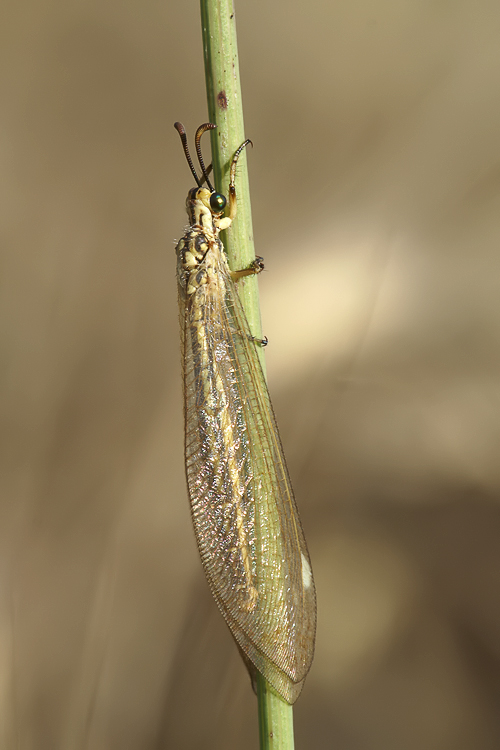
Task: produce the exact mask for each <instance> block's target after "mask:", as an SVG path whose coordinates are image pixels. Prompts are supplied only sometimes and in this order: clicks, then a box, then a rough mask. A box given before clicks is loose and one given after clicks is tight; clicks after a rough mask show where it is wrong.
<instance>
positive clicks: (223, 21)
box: [201, 0, 294, 750]
mask: <svg viewBox="0 0 500 750" xmlns="http://www.w3.org/2000/svg"><path fill="white" fill-rule="evenodd" d="M201 24H202V33H203V52H204V58H205V78H206V87H207V99H208V115H209V118H210V122H213V123H215V124H216V125H217V130H213V131H212V158H213V170H214V182H215V186H216V189H217V190H218V191H219V192H221V193H223V194H224V195H227V188H228V184H229V168H230V164H231V160H232V158H233V155H234V153H235V151H236V149H237V148H238V147H239V146H240V145H241V143H243V141H244V140H245V129H244V124H243V106H242V99H241V87H240V75H239V63H238V48H237V42H236V20H235V13H234V7H233V2H232V0H201ZM246 152H247V149H245V151H243V153H242V155H241V157H240V159H239V161H238V170H237V175H236V193H237V199H238V213H237V215H236V218H235V220H234V222H233V223H232V225H231V228H230V229H229V231H227V232H226V233H225V236H224V237H223V242H224V247H225V249H226V252H227V254H228V258H229V264H230V266H231V268H232V269H233V270H239V269H242V268H247V267H248V266H249V265H250V263H251V262H252V261H253V260H254V258H255V250H254V244H253V231H252V214H251V206H250V191H249V184H248V171H247V159H246V156H247V153H246ZM238 292H239V295H240V299H241V301H242V303H243V306H244V308H245V312H246V316H247V319H248V322H249V325H250V330H251V331H252V333H253V335H254V336H256V337H258V338H262V329H261V321H260V308H259V296H258V287H257V278H256V277H252V276H249V277H247V278H246V279H245V280H242V281H240V282H239V284H238ZM260 357H261V362H262V367H263V368H264V355H263V352H262V350H260ZM264 371H265V370H264ZM257 697H258V707H259V734H260V747H261V750H269V749H270V748H272V749H273V750H293V748H294V741H293V708H292V706H290V705H289V704H288V703H286V701H284V700H283V699H282V698H280V696H279V695H278V694H277V693H276V692H275V691H274V690H273V689H272V688H271V686H270V685H269V684H268V683H267V682H266V680H265V679H264V678H263V677H262V676H261V675H260V674H258V675H257Z"/></svg>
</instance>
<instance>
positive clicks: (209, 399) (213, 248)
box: [175, 123, 316, 703]
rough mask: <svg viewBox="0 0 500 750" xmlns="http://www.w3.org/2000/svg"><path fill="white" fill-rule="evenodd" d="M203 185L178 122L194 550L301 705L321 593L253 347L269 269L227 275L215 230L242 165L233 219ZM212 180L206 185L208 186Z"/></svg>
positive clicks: (260, 656) (243, 632) (232, 623)
mask: <svg viewBox="0 0 500 750" xmlns="http://www.w3.org/2000/svg"><path fill="white" fill-rule="evenodd" d="M215 127H216V126H215V125H213V124H211V123H206V124H204V125H201V126H200V127H199V128H198V130H197V131H196V136H195V144H196V153H197V156H198V161H199V164H200V168H201V176H200V177H198V175H197V173H196V170H195V168H194V165H193V162H192V159H191V156H190V153H189V148H188V145H187V137H186V132H185V130H184V127H183V126H182V125H181V123H175V128H176V129H177V131H178V133H179V135H180V137H181V141H182V145H183V148H184V153H185V156H186V159H187V162H188V164H189V167H190V169H191V172H192V174H193V177H194V179H195V182H196V187H195V188H193V189H191V190H190V191H189V193H188V197H187V200H186V208H187V213H188V216H189V226H188V228H187V229H186V232H185V234H184V236H183V237H182V238H181V239H180V240H179V242H178V244H177V248H176V252H177V279H178V289H179V306H180V322H181V345H182V356H183V370H184V373H183V374H184V398H185V402H184V417H185V458H186V477H187V485H188V492H189V498H190V502H191V513H192V518H193V524H194V530H195V534H196V540H197V543H198V548H199V552H200V556H201V561H202V564H203V568H204V571H205V574H206V577H207V579H208V583H209V585H210V588H211V590H212V594H213V596H214V598H215V600H216V602H217V604H218V606H219V608H220V610H221V612H222V614H223V616H224V618H225V620H226V623H227V625H228V626H229V629H230V630H231V633H232V635H233V637H234V639H235V640H236V643H237V645H238V647H239V649H240V652H241V653H242V656H243V658H244V660H245V662H246V664H247V667H248V668H249V671H250V675H251V677H252V681H253V683H254V685H255V670H258V671H259V672H260V673H261V674H262V675H263V676H264V677H265V679H266V680H267V681H268V682H269V683H270V684H271V685H272V687H274V689H275V690H276V691H277V692H278V693H279V694H280V695H281V696H282V697H283V698H284V699H285V700H286V701H287V702H288V703H293V702H294V701H295V700H296V699H297V697H298V696H299V694H300V691H301V690H302V686H303V682H304V679H305V677H306V675H307V672H308V671H309V667H310V665H311V661H312V658H313V652H314V639H315V631H316V594H315V588H314V582H313V577H312V571H311V563H310V559H309V553H308V551H307V546H306V542H305V539H304V534H303V531H302V527H301V524H300V520H299V515H298V511H297V506H296V504H295V499H294V495H293V491H292V487H291V484H290V478H289V475H288V470H287V467H286V463H285V457H284V455H283V449H282V446H281V440H280V437H279V433H278V427H277V424H276V419H275V416H274V412H273V409H272V406H271V402H270V399H269V393H268V390H267V386H266V381H265V378H264V375H263V372H262V368H261V365H260V362H259V357H258V352H257V347H258V346H259V344H264V343H266V341H259V340H258V339H255V338H254V336H253V335H252V332H251V331H250V329H249V325H248V322H247V319H246V316H245V312H244V310H243V307H242V304H241V302H240V300H239V297H238V291H237V282H238V280H239V279H241V278H242V277H244V276H247V275H249V274H255V273H259V271H261V270H262V269H263V263H262V259H259V258H258V259H256V261H255V262H254V263H253V264H252V265H251V266H250V267H249V268H247V269H243V270H241V271H237V272H233V271H231V270H230V268H229V265H228V262H227V258H226V255H225V252H224V248H223V245H222V242H221V240H220V239H219V232H220V231H221V230H222V229H227V228H228V227H230V225H231V223H232V221H233V219H234V217H235V215H236V190H235V176H236V164H237V161H238V158H239V156H240V154H241V152H242V150H243V149H244V148H245V147H246V146H247V145H248V143H250V141H245V142H244V143H243V144H242V145H241V146H240V147H239V148H238V150H237V151H236V153H235V155H234V157H233V160H232V163H231V168H230V183H229V201H228V202H229V206H228V208H229V213H228V215H227V216H225V215H224V210H225V208H226V198H225V197H224V196H223V195H221V194H220V193H218V192H216V191H215V190H214V188H213V187H212V185H211V183H210V180H209V173H210V169H211V167H209V168H208V169H206V168H205V165H204V162H203V157H202V153H201V146H200V139H201V136H202V135H203V133H204V132H205V131H206V130H209V129H212V128H215ZM204 182H206V184H207V187H206V188H205V187H203V183H204Z"/></svg>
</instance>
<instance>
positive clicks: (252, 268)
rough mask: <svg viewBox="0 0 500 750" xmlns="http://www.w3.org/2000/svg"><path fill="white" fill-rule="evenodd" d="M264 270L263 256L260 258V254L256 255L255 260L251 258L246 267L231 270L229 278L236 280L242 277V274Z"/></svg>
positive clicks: (249, 274)
mask: <svg viewBox="0 0 500 750" xmlns="http://www.w3.org/2000/svg"><path fill="white" fill-rule="evenodd" d="M263 270H264V258H261V256H260V255H257V256H256V258H255V260H253V261H252V262H251V263H250V265H249V266H248V268H242V269H241V271H231V272H230V274H231V278H232V280H233V281H238V279H241V278H243V276H252V275H255V274H258V273H261V272H262V271H263Z"/></svg>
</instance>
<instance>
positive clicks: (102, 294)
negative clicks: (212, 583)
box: [0, 0, 500, 750]
mask: <svg viewBox="0 0 500 750" xmlns="http://www.w3.org/2000/svg"><path fill="white" fill-rule="evenodd" d="M306 6H307V7H306V8H305V7H304V4H303V3H299V2H293V0H292V2H283V0H274V1H273V2H272V3H269V2H265V1H264V0H255V1H254V2H252V3H245V2H243V0H242V1H241V2H240V3H239V4H238V5H237V8H236V10H237V21H238V33H239V43H240V64H241V72H242V82H243V91H244V104H245V117H246V130H247V135H248V136H249V137H251V138H252V139H253V142H254V146H255V147H254V149H253V150H252V152H251V153H250V154H249V165H250V180H251V185H252V204H253V209H254V222H255V237H256V245H257V249H258V252H259V253H260V254H262V255H263V256H264V257H265V260H266V267H267V270H268V272H267V273H266V274H263V276H262V277H261V285H260V286H261V293H262V315H263V323H264V331H265V333H266V334H267V335H268V336H269V339H270V346H269V347H268V350H267V363H268V370H269V380H270V388H271V392H272V395H273V399H274V403H275V408H276V412H277V415H278V421H279V422H280V425H281V432H282V438H283V442H284V445H285V451H286V453H287V456H288V460H289V466H290V471H291V474H292V478H293V480H294V483H295V487H296V494H297V497H298V502H299V505H300V507H301V512H302V518H303V522H304V526H305V529H306V533H307V537H308V540H309V547H310V551H311V556H312V559H313V564H314V568H315V573H316V579H317V589H318V600H319V623H318V639H317V652H316V660H315V662H314V665H313V668H312V670H311V673H310V675H309V678H308V680H307V682H306V687H305V690H304V692H303V695H302V696H301V698H300V699H299V701H298V703H297V705H296V712H295V721H296V745H297V748H309V749H311V748H329V747H332V748H341V749H342V750H379V749H380V750H382V749H383V750H401V748H404V749H405V750H413V749H415V750H417V749H418V750H420V748H423V747H425V748H427V749H431V750H490V748H491V749H493V748H498V746H499V743H500V719H499V716H500V713H499V710H498V703H499V698H500V665H499V657H500V629H499V625H500V605H499V597H498V589H499V583H500V544H499V542H500V508H499V504H498V494H499V483H500V465H499V461H498V448H499V442H500V412H499V407H500V384H499V379H498V366H499V360H500V354H499V345H498V335H499V326H500V306H499V290H500V259H499V235H500V231H499V230H500V218H499V203H500V201H499V196H500V157H499V151H498V143H499V132H500V100H499V97H498V91H499V85H500V51H499V42H498V40H499V33H500V7H499V5H498V3H497V2H493V0H479V1H478V2H474V3H473V2H470V1H469V2H467V1H462V2H461V1H460V0H457V1H456V2H453V3H450V2H444V1H442V2H417V1H416V0H413V1H410V2H400V1H398V0H387V1H386V2H379V3H371V2H366V1H364V0H355V1H354V2H335V3H323V4H318V5H317V6H315V5H314V4H306ZM2 14H3V18H2V22H1V34H2V41H1V45H0V47H1V55H2V65H1V75H0V87H1V102H2V107H1V120H0V122H1V130H0V159H1V168H0V186H1V200H0V212H1V236H2V268H1V300H0V304H1V316H0V320H1V361H2V368H1V373H2V413H1V415H2V420H1V436H2V451H1V455H2V462H3V466H2V469H1V504H0V513H1V517H0V542H1V544H0V560H1V565H0V747H1V748H7V749H8V750H10V748H16V749H18V750H59V749H60V750H68V749H69V750H84V749H90V750H113V749H115V748H116V749H118V748H119V749H120V750H139V749H140V750H149V749H151V750H166V749H170V748H182V749H188V750H191V748H193V749H194V748H201V747H203V748H217V749H218V750H226V749H227V750H229V748H236V747H237V748H242V749H243V750H246V749H247V748H248V749H249V750H250V748H256V747H257V719H256V701H255V699H254V697H253V694H252V693H251V690H250V686H249V681H248V678H247V675H246V672H245V670H244V668H243V666H242V664H241V663H240V660H239V657H238V655H237V653H236V649H235V647H234V645H233V643H232V640H231V638H230V636H229V634H228V632H227V631H226V629H225V626H224V624H223V622H222V620H221V618H220V616H219V615H218V613H217V611H216V610H215V605H213V604H212V602H211V600H210V597H209V596H208V593H207V589H206V586H205V582H204V579H203V577H202V573H201V566H200V563H199V561H198V557H197V551H196V547H195V543H194V538H193V533H192V530H191V525H190V517H189V510H188V503H187V498H186V491H185V486H184V473H183V459H182V423H181V387H180V361H179V344H178V323H177V300H176V286H175V274H174V268H175V261H174V238H178V237H179V236H180V234H181V233H182V231H183V227H184V225H185V222H186V217H185V213H184V200H185V195H186V192H187V190H188V189H189V188H190V187H191V179H190V174H189V171H188V169H187V166H186V163H185V161H184V157H183V154H182V151H181V148H180V144H179V139H178V136H177V134H176V133H175V131H174V129H173V127H172V123H173V122H174V120H177V119H180V120H182V121H183V122H184V124H185V125H186V128H187V130H188V132H189V133H190V134H191V133H192V132H193V130H194V129H195V127H196V126H197V125H198V124H200V123H201V122H203V121H204V120H205V119H206V104H205V94H204V89H203V86H204V75H203V67H202V52H201V33H200V23H199V18H198V6H197V3H196V2H194V1H193V2H184V3H173V2H171V1H170V2H165V3H158V2H149V1H148V0H145V1H143V2H141V3H138V2H127V1H126V2H114V1H113V0H104V2H102V0H101V1H100V2H92V0H90V1H87V2H78V1H77V2H74V3H63V2H61V0H45V2H36V1H35V0H27V2H25V3H16V2H13V0H10V2H7V3H4V5H3V9H2Z"/></svg>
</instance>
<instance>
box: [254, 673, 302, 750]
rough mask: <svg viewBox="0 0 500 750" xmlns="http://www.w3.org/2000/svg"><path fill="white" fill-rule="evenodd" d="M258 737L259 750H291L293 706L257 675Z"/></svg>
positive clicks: (292, 746)
mask: <svg viewBox="0 0 500 750" xmlns="http://www.w3.org/2000/svg"><path fill="white" fill-rule="evenodd" d="M257 700H258V702H259V737H260V747H261V750H293V748H294V741H293V706H290V705H289V704H288V703H286V702H285V701H284V700H283V699H282V698H280V696H279V695H278V694H277V693H276V691H275V690H273V688H272V687H271V686H270V685H269V683H268V682H266V680H265V679H264V678H263V677H262V675H260V674H258V675H257Z"/></svg>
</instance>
